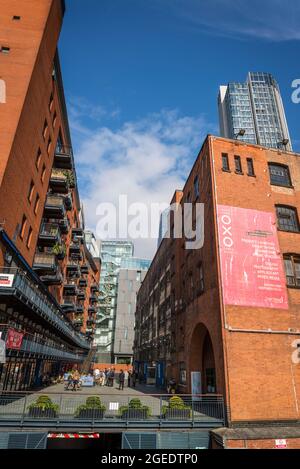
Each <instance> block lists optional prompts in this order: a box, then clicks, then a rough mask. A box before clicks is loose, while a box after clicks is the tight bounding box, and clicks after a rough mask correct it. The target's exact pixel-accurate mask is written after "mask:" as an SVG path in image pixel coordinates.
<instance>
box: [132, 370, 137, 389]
mask: <svg viewBox="0 0 300 469" xmlns="http://www.w3.org/2000/svg"><path fill="white" fill-rule="evenodd" d="M136 377H137V372H136V371H135V370H133V373H132V387H133V388H135V385H136Z"/></svg>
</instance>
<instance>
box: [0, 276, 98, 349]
mask: <svg viewBox="0 0 300 469" xmlns="http://www.w3.org/2000/svg"><path fill="white" fill-rule="evenodd" d="M0 273H4V274H11V275H13V284H12V287H0V297H1V296H2V295H5V296H8V295H10V296H12V297H13V298H15V300H16V301H22V302H23V304H26V306H27V308H28V309H30V310H31V311H34V312H35V314H37V315H39V316H41V317H42V318H43V319H44V320H46V321H48V322H49V324H51V325H52V327H55V328H56V329H58V330H60V331H61V332H62V333H63V334H64V335H65V336H66V337H67V338H69V339H70V340H72V342H74V343H75V344H77V345H78V346H79V347H82V348H85V349H89V348H90V344H89V343H88V342H87V341H86V340H85V338H84V337H83V336H82V335H80V334H78V332H76V331H75V330H74V329H73V328H72V325H71V324H70V322H69V321H68V320H67V319H66V318H65V316H64V314H63V312H62V310H61V309H59V307H58V305H57V303H56V302H55V300H54V299H53V302H52V301H51V300H50V297H49V296H47V295H46V294H45V293H44V292H43V291H42V290H41V289H40V288H39V286H38V285H37V284H35V283H34V282H33V281H32V280H31V278H30V277H29V275H28V274H26V273H25V272H24V271H22V270H20V269H14V268H1V269H0Z"/></svg>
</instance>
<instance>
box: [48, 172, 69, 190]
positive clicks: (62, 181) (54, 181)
mask: <svg viewBox="0 0 300 469" xmlns="http://www.w3.org/2000/svg"><path fill="white" fill-rule="evenodd" d="M49 186H50V187H51V189H52V190H53V192H55V193H56V194H67V193H68V192H69V183H68V176H67V173H66V171H63V170H61V169H55V168H54V169H52V172H51V176H50V182H49Z"/></svg>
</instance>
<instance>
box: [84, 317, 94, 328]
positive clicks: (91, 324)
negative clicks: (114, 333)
mask: <svg viewBox="0 0 300 469" xmlns="http://www.w3.org/2000/svg"><path fill="white" fill-rule="evenodd" d="M86 324H87V326H95V325H96V319H91V318H88V320H87V322H86Z"/></svg>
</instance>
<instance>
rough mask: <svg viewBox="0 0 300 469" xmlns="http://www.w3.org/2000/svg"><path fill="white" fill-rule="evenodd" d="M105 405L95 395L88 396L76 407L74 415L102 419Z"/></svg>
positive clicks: (80, 417)
mask: <svg viewBox="0 0 300 469" xmlns="http://www.w3.org/2000/svg"><path fill="white" fill-rule="evenodd" d="M105 410H106V407H105V406H104V405H103V404H102V403H101V400H100V398H99V397H97V396H90V397H88V398H87V400H86V403H85V404H82V405H80V406H79V407H77V409H76V412H75V417H76V418H79V419H103V417H104V412H105Z"/></svg>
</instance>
